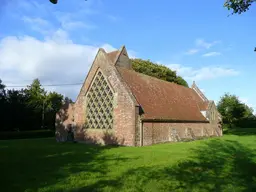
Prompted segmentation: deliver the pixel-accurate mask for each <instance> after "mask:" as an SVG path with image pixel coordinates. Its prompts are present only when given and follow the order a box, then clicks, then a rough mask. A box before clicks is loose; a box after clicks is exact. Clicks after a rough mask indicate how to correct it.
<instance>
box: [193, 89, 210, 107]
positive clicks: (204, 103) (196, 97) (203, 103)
mask: <svg viewBox="0 0 256 192" xmlns="http://www.w3.org/2000/svg"><path fill="white" fill-rule="evenodd" d="M191 92H192V95H193V97H194V100H195V101H196V102H197V105H198V107H199V109H200V110H201V111H206V110H207V109H208V105H209V101H204V100H203V99H202V98H201V97H200V96H199V95H198V93H197V92H196V91H195V90H193V89H191Z"/></svg>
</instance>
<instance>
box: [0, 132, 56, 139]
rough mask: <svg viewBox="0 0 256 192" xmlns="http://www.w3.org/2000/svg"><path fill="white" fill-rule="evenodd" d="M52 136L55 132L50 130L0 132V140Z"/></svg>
mask: <svg viewBox="0 0 256 192" xmlns="http://www.w3.org/2000/svg"><path fill="white" fill-rule="evenodd" d="M54 136H55V132H54V131H52V130H37V131H21V132H18V131H15V132H14V131H13V132H0V140H10V139H33V138H45V137H54Z"/></svg>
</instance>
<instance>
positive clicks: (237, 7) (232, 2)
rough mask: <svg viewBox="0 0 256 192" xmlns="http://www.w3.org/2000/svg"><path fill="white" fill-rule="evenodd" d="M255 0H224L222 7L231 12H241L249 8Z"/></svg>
mask: <svg viewBox="0 0 256 192" xmlns="http://www.w3.org/2000/svg"><path fill="white" fill-rule="evenodd" d="M254 2H256V0H226V1H225V3H224V7H226V8H228V10H232V11H233V12H232V14H241V13H244V12H246V11H248V10H249V8H250V6H251V5H252V3H254Z"/></svg>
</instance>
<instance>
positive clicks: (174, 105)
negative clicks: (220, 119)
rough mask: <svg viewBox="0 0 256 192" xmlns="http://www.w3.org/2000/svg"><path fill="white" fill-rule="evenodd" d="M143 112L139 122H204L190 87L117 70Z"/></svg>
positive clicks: (129, 71) (121, 69)
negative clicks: (146, 120) (142, 120)
mask: <svg viewBox="0 0 256 192" xmlns="http://www.w3.org/2000/svg"><path fill="white" fill-rule="evenodd" d="M117 70H118V71H119V73H120V74H121V76H122V78H123V79H124V81H125V82H126V84H127V85H128V86H129V88H130V89H131V91H132V93H133V95H134V96H135V98H136V99H137V101H138V103H139V104H140V105H141V106H142V109H143V111H144V114H143V119H151V120H180V121H207V120H206V118H205V117H204V116H203V115H202V114H201V112H200V109H199V107H198V105H197V102H196V100H195V95H194V91H193V90H192V89H190V88H187V87H184V86H181V85H178V84H175V83H170V82H167V81H163V80H160V79H157V78H154V77H151V76H147V75H144V74H141V73H137V72H135V71H133V70H128V69H125V68H122V67H117Z"/></svg>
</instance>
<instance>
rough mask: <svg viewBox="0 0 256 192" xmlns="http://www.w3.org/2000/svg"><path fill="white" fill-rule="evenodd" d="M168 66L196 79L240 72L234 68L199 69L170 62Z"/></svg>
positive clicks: (181, 74) (188, 78)
mask: <svg viewBox="0 0 256 192" xmlns="http://www.w3.org/2000/svg"><path fill="white" fill-rule="evenodd" d="M166 66H167V67H169V68H170V69H172V70H175V71H177V74H178V75H180V76H182V77H183V78H184V79H186V80H194V81H200V80H207V79H215V78H220V77H227V76H235V75H238V74H239V72H238V71H236V70H234V69H228V68H222V67H213V66H208V67H202V68H199V69H195V68H192V67H185V66H182V65H180V64H168V65H166Z"/></svg>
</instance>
